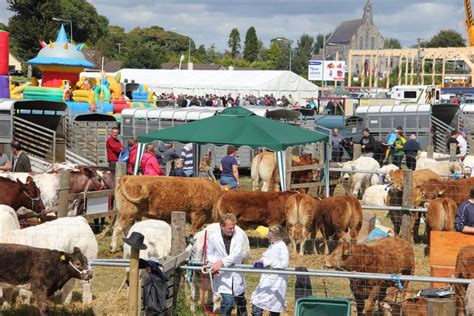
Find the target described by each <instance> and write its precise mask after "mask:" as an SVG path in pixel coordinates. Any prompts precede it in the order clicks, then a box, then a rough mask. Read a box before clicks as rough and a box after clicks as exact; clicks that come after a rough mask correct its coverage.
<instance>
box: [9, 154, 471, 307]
mask: <svg viewBox="0 0 474 316" xmlns="http://www.w3.org/2000/svg"><path fill="white" fill-rule="evenodd" d="M435 158H436V157H435ZM473 158H474V157H473ZM466 159H471V158H469V157H468V158H466ZM472 160H473V162H474V159H472ZM417 162H418V164H417V170H415V171H414V172H413V191H412V194H413V196H412V201H413V205H412V206H413V207H414V208H417V207H423V206H425V207H428V212H427V216H426V222H427V230H428V231H430V230H454V215H455V212H456V207H457V206H458V205H459V204H460V203H462V202H463V201H465V200H466V199H467V198H468V197H469V191H470V188H471V186H474V177H473V178H471V177H466V178H463V179H459V180H444V179H443V177H444V176H446V175H448V174H449V173H451V172H455V173H458V174H463V173H468V172H467V171H466V170H464V169H467V168H464V166H463V165H462V164H460V163H453V162H449V161H435V160H433V159H429V158H427V157H426V155H424V154H421V155H420V156H419V157H418V161H417ZM315 163H317V161H316V160H315V159H313V158H312V157H311V156H310V155H307V154H305V155H302V156H301V157H296V156H295V157H293V162H292V164H293V165H294V166H301V165H313V164H315ZM464 165H467V164H466V160H465V162H464ZM426 166H429V168H425V167H426ZM341 167H342V168H344V169H352V170H353V172H352V173H345V172H343V173H342V174H341V173H340V172H339V173H338V175H337V176H338V177H340V179H341V182H342V185H343V188H344V191H345V195H336V196H331V197H322V196H314V195H311V194H309V193H308V192H306V193H303V192H295V191H290V192H279V186H278V183H279V181H278V172H277V171H276V170H277V168H276V161H275V158H274V155H273V154H270V153H261V154H259V155H257V156H256V157H255V158H254V160H253V162H252V171H251V175H252V180H253V186H254V190H255V191H244V190H232V191H227V190H225V189H224V188H223V187H222V186H221V185H219V184H218V183H216V182H213V181H211V180H209V179H200V178H183V177H143V176H122V177H121V178H120V180H119V182H118V183H116V184H115V175H114V171H113V170H110V169H107V168H90V167H78V168H77V169H75V170H74V171H73V172H72V173H71V178H70V184H69V192H70V193H76V192H83V191H91V190H100V189H105V188H115V201H116V206H117V211H118V217H117V219H116V220H115V223H114V227H113V234H112V241H111V245H110V250H111V251H112V252H115V251H117V250H118V238H119V235H120V234H121V233H122V232H123V233H125V234H128V235H129V234H131V232H133V231H139V232H141V233H142V234H143V235H144V236H145V243H146V244H147V246H148V249H147V250H146V251H142V253H141V256H142V257H145V258H147V257H148V258H149V257H159V258H163V257H166V256H168V255H170V253H171V228H170V226H169V224H167V222H168V223H169V222H170V219H171V213H172V212H173V211H183V212H185V213H186V214H187V220H188V221H189V222H190V223H191V228H192V231H193V234H194V240H195V242H194V243H193V244H192V245H191V246H190V249H191V250H192V253H193V259H194V260H202V252H203V249H202V248H203V245H204V233H203V230H201V229H202V228H203V227H204V225H205V224H206V223H216V222H218V219H219V217H220V215H222V214H224V213H229V212H230V213H233V214H235V216H236V217H237V220H238V224H239V227H240V228H241V229H249V228H255V227H257V226H259V225H264V226H270V225H274V224H281V225H284V226H286V228H287V231H288V236H289V238H290V241H291V243H292V247H293V250H294V251H295V252H297V251H298V246H299V254H300V255H304V251H305V243H306V241H307V240H309V239H315V238H316V235H317V233H318V231H319V232H320V234H321V236H322V240H323V245H324V248H323V252H324V254H325V255H326V260H325V266H326V267H328V268H336V269H343V270H348V271H359V272H368V273H384V274H394V273H395V274H407V275H411V274H413V273H414V270H415V264H414V252H413V246H412V244H411V243H409V242H407V241H404V240H402V239H400V238H398V237H399V236H400V226H401V213H400V212H397V211H391V212H389V215H390V219H391V221H392V223H393V225H394V232H395V235H396V236H397V237H390V238H385V239H382V240H380V241H377V242H373V243H369V244H357V239H358V235H359V231H360V230H361V227H362V222H363V211H362V206H361V203H360V202H359V200H358V198H357V196H358V195H359V194H360V195H362V201H363V202H362V205H364V204H369V205H378V206H382V205H399V206H400V205H401V202H402V199H401V197H402V194H403V174H404V173H403V172H402V170H400V169H398V168H396V167H395V166H393V165H389V166H384V167H380V165H379V164H378V162H377V161H375V160H374V159H372V158H369V157H360V158H358V159H357V160H355V161H350V162H346V163H344V164H343V165H341ZM367 169H369V170H373V174H370V173H366V172H357V170H367ZM469 172H470V171H469ZM0 176H2V177H0V190H2V192H3V193H4V194H2V195H0V204H4V205H5V206H2V208H0V225H1V226H0V248H1V249H2V250H4V252H2V254H4V253H6V254H8V255H3V256H2V259H1V260H4V261H5V262H4V264H3V265H0V267H2V268H0V286H1V287H4V290H3V297H4V299H5V301H6V302H7V301H8V299H9V290H8V289H11V287H12V286H14V287H18V286H24V285H27V284H28V285H29V287H28V289H30V290H31V292H33V294H34V295H35V296H36V298H37V300H38V302H44V299H43V298H44V297H49V296H51V295H52V294H54V292H55V291H56V290H58V289H61V288H62V291H63V293H62V297H63V301H65V302H68V301H69V300H70V297H71V295H70V294H71V290H72V284H73V283H72V282H68V283H67V284H66V282H67V281H70V279H71V278H77V279H81V280H82V284H83V301H84V302H90V301H91V300H92V295H91V277H92V275H91V271H90V269H89V267H88V265H87V259H86V258H88V259H94V258H97V253H98V246H97V240H96V238H95V236H94V234H93V232H92V230H91V228H90V226H89V225H88V224H87V222H86V221H85V220H84V219H83V218H82V217H67V218H58V219H55V220H52V221H49V222H47V223H43V224H40V225H37V226H34V227H29V228H26V229H20V225H19V221H18V215H17V214H18V213H15V212H18V211H19V210H21V209H23V208H25V209H29V210H31V211H32V212H33V213H36V214H39V215H41V217H42V220H51V217H52V216H49V217H47V216H45V215H46V214H48V213H51V212H53V213H54V211H55V210H56V209H57V204H58V193H57V192H58V191H59V190H61V189H64V188H60V187H59V175H58V171H57V170H52V171H50V172H47V173H43V174H13V173H0ZM330 176H331V175H330ZM332 176H334V175H332ZM319 177H320V173H319V172H318V171H315V170H307V171H297V173H293V174H292V183H302V182H310V181H315V180H317V179H319ZM260 181H261V182H263V187H262V191H256V190H257V189H258V188H259V186H260V183H259V182H260ZM265 191H269V192H265ZM331 192H334V187H332V188H331ZM331 195H332V194H331ZM6 205H8V206H6ZM22 214H23V213H22ZM411 214H412V232H413V237H414V239H415V241H418V226H419V220H420V215H419V213H417V212H412V213H411ZM53 215H54V214H53ZM69 215H72V216H75V215H77V213H76V211H74V212H71V213H70V214H69ZM144 217H145V218H152V219H148V220H144V221H141V220H142V218H144ZM132 225H133V226H132ZM240 228H239V229H240ZM218 229H219V226H218V225H217V224H210V225H207V226H206V228H205V230H208V232H209V233H211V232H212V231H218ZM428 236H429V235H428ZM330 239H335V240H336V241H338V246H337V247H336V248H335V249H333V250H332V252H330V250H331V249H330V248H331V247H330V243H329V240H330ZM12 244H21V245H25V246H34V247H40V248H44V249H43V250H44V253H41V255H40V254H38V256H37V258H38V259H37V260H35V262H34V263H33V262H30V261H28V260H24V263H23V261H22V259H21V258H25V257H28V256H29V254H30V253H31V252H33V251H37V250H36V249H33V250H32V248H28V247H19V246H14V245H12ZM46 249H51V250H47V251H46ZM249 250H250V247H249V246H248V242H247V246H246V247H244V249H243V250H242V252H243V254H242V255H243V257H244V258H245V257H248V255H249ZM318 250H319V249H318V245H316V243H315V248H314V251H315V253H318ZM38 251H39V250H38ZM41 251H42V250H41ZM51 251H52V252H51ZM35 256H36V255H35ZM129 256H130V249H129V248H127V246H124V258H128V257H129ZM459 258H460V259H458V263H459V268H460V267H462V268H463V270H462V271H461V270H458V271H457V272H456V274H457V276H459V277H468V278H470V276H471V275H470V274H469V273H471V271H472V273H474V268H472V267H470V266H469V264H466V263H468V262H469V260H471V258H472V259H474V247H473V249H472V250H471V251H470V252H466V251H465V252H461V253H460V255H459ZM11 260H15V261H14V262H15V263H17V264H15V265H14V266H12V265H11V264H6V263H7V262H12V261H11ZM45 265H48V268H45ZM6 266H8V267H6ZM38 267H41V268H38ZM51 267H61V269H60V270H58V271H60V272H58V275H55V277H54V278H52V277H51V276H50V274H51V269H52V268H51ZM58 269H59V268H58ZM58 278H59V279H60V280H59V279H58ZM405 283H407V282H405ZM64 284H66V285H65V286H64V287H63V285H64ZM7 285H8V286H7ZM406 285H407V284H405V287H404V288H405V289H406ZM191 289H192V290H191V296H192V297H194V298H196V295H198V292H199V287H196V286H191ZM351 290H352V292H353V294H354V297H355V300H356V302H357V311H358V313H365V314H368V315H370V314H372V313H373V312H374V311H375V309H376V302H377V301H378V302H379V303H380V305H379V306H381V307H383V308H385V310H388V311H391V312H392V313H393V314H397V308H401V309H402V310H404V312H405V313H408V315H415V314H416V315H420V314H419V313H418V312H420V310H417V309H416V307H413V304H409V303H413V301H414V300H416V303H420V302H419V301H420V300H419V299H418V298H411V299H407V300H406V302H405V301H404V304H401V305H400V304H399V303H400V299H401V298H403V297H407V295H408V292H407V291H405V292H403V293H399V292H396V293H395V298H393V296H394V294H393V293H394V292H393V291H395V290H394V288H393V282H392V281H383V280H363V279H351ZM463 293H464V287H462V286H459V287H457V294H458V295H459V297H460V298H461V297H462V296H461V295H462V294H463ZM460 304H461V299H460ZM40 310H41V312H42V313H46V305H43V304H40ZM414 310H416V311H415V312H414ZM425 313H426V312H425ZM421 315H422V314H421Z"/></svg>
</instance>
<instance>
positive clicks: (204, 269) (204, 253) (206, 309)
mask: <svg viewBox="0 0 474 316" xmlns="http://www.w3.org/2000/svg"><path fill="white" fill-rule="evenodd" d="M206 261H207V230H205V231H204V244H203V246H202V264H203V265H202V270H201V272H202V274H203V275H202V286H201V307H202V309H203V310H204V312H205V313H206V314H208V315H214V311H213V309H212V308H209V307H208V306H206V304H205V300H206V295H205V293H206V288H207V287H206V285H207V283H206V282H207V279H206V274H209V279H210V282H211V289H212V293H214V285H213V284H212V269H210V268H209V267H207V262H206Z"/></svg>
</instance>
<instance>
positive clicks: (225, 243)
mask: <svg viewBox="0 0 474 316" xmlns="http://www.w3.org/2000/svg"><path fill="white" fill-rule="evenodd" d="M220 225H221V229H220V231H219V232H216V233H214V234H212V235H211V236H210V237H209V242H208V245H207V261H208V263H209V264H211V269H212V273H213V276H214V279H213V282H214V291H215V292H216V293H218V294H220V295H221V297H222V301H221V308H220V314H221V315H231V313H232V309H233V308H234V301H235V304H236V305H237V315H241V316H246V315H247V306H246V305H247V302H246V300H245V279H244V275H243V273H237V272H222V271H220V269H221V268H222V267H224V268H228V267H231V266H233V265H235V264H242V255H241V253H242V245H243V242H244V235H243V233H242V232H241V231H240V230H236V229H235V225H237V219H236V218H235V215H234V214H231V213H227V214H224V215H222V217H221V219H220Z"/></svg>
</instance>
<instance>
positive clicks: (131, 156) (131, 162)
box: [127, 138, 138, 174]
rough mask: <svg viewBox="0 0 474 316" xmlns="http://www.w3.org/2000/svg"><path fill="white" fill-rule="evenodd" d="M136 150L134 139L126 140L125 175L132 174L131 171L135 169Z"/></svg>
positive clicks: (136, 145)
mask: <svg viewBox="0 0 474 316" xmlns="http://www.w3.org/2000/svg"><path fill="white" fill-rule="evenodd" d="M137 148H138V144H137V142H136V140H135V138H129V139H128V150H129V151H128V166H127V174H133V169H134V168H135V163H136V161H137Z"/></svg>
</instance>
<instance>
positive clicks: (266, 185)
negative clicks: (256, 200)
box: [254, 181, 270, 192]
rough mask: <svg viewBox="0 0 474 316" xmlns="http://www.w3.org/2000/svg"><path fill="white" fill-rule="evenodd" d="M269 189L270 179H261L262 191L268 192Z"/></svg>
mask: <svg viewBox="0 0 474 316" xmlns="http://www.w3.org/2000/svg"><path fill="white" fill-rule="evenodd" d="M257 188H258V186H257ZM269 189H270V181H262V192H269V191H268V190H269ZM254 191H255V190H254Z"/></svg>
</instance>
